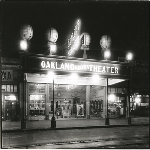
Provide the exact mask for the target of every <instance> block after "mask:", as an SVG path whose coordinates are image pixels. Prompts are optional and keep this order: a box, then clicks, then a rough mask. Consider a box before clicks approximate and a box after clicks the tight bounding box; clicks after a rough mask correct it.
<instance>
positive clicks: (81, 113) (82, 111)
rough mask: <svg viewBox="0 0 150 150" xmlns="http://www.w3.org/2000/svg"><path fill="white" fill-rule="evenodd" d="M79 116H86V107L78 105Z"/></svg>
mask: <svg viewBox="0 0 150 150" xmlns="http://www.w3.org/2000/svg"><path fill="white" fill-rule="evenodd" d="M77 116H84V105H83V104H77Z"/></svg>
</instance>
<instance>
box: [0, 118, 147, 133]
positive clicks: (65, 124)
mask: <svg viewBox="0 0 150 150" xmlns="http://www.w3.org/2000/svg"><path fill="white" fill-rule="evenodd" d="M145 124H149V117H138V118H132V119H131V125H145ZM127 125H128V120H127V118H116V119H109V126H127ZM106 126H107V125H105V119H102V118H100V119H99V118H92V119H84V118H78V119H67V118H65V119H56V129H66V128H87V127H106ZM34 129H37V130H38V129H51V120H39V121H27V127H26V130H34ZM19 130H21V122H20V121H14V122H13V121H12V122H10V121H2V132H9V131H13V132H16V131H19Z"/></svg>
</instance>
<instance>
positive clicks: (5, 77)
mask: <svg viewBox="0 0 150 150" xmlns="http://www.w3.org/2000/svg"><path fill="white" fill-rule="evenodd" d="M1 78H2V81H13V71H12V70H2V71H1Z"/></svg>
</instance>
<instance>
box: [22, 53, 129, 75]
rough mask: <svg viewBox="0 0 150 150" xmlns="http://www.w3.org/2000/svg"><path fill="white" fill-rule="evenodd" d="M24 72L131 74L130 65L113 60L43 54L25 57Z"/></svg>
mask: <svg viewBox="0 0 150 150" xmlns="http://www.w3.org/2000/svg"><path fill="white" fill-rule="evenodd" d="M23 69H24V72H30V73H31V72H38V71H40V72H41V71H42V72H43V73H44V72H45V73H47V72H48V71H56V72H57V71H59V73H60V72H61V71H62V72H77V73H86V74H88V73H89V74H92V73H96V74H99V75H104V76H105V75H106V76H124V77H127V76H130V70H131V69H130V66H129V64H127V63H126V64H125V63H118V62H113V61H96V60H90V59H86V60H85V59H78V58H77V59H75V58H67V57H61V56H60V57H59V56H57V57H55V56H53V57H45V56H43V55H27V56H25V57H24V58H23Z"/></svg>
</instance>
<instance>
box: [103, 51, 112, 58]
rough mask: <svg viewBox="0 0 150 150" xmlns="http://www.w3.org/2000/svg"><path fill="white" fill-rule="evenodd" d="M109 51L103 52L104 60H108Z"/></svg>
mask: <svg viewBox="0 0 150 150" xmlns="http://www.w3.org/2000/svg"><path fill="white" fill-rule="evenodd" d="M110 55H111V54H110V51H109V50H106V51H105V52H104V58H105V59H108V58H110Z"/></svg>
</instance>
